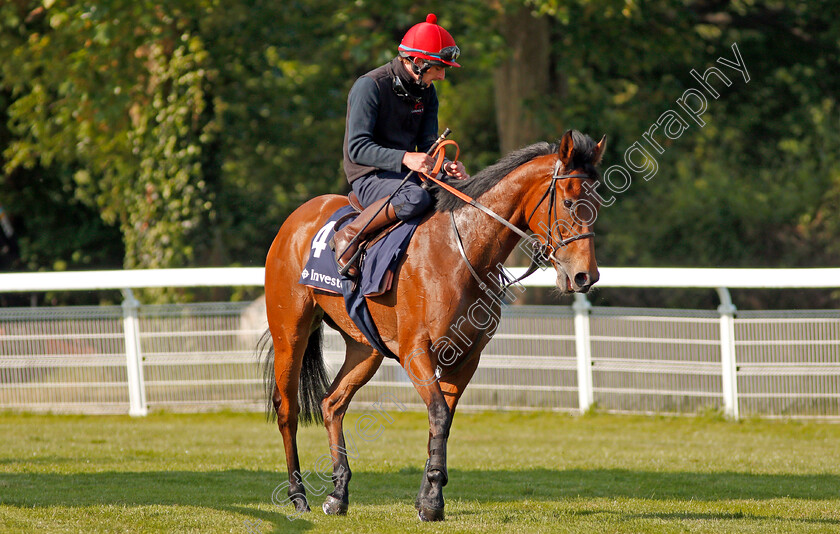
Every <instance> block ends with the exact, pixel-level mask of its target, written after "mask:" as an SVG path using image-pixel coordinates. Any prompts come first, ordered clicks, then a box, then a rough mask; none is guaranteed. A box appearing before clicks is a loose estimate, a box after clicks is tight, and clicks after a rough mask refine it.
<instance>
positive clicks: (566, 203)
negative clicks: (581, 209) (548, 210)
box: [563, 199, 575, 209]
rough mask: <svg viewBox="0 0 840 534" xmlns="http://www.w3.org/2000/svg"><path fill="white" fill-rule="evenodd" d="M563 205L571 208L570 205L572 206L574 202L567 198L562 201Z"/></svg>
mask: <svg viewBox="0 0 840 534" xmlns="http://www.w3.org/2000/svg"><path fill="white" fill-rule="evenodd" d="M563 205H564V206H566V209H572V206H574V205H575V203H574V202H572V201H571V200H568V199H567V200H564V201H563Z"/></svg>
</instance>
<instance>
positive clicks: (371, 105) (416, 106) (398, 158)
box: [331, 14, 469, 277]
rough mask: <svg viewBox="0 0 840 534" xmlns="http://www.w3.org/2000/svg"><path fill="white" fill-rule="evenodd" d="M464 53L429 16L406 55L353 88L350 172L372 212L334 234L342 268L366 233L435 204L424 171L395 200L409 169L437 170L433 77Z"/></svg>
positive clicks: (457, 171)
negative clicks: (425, 186)
mask: <svg viewBox="0 0 840 534" xmlns="http://www.w3.org/2000/svg"><path fill="white" fill-rule="evenodd" d="M459 54H460V50H459V49H458V47H457V46H456V45H455V40H454V39H453V38H452V36H451V35H449V32H447V31H446V30H445V29H443V28H442V27H441V26H439V25H438V24H437V17H436V16H435V15H433V14H429V15H428V16H427V17H426V22H421V23H419V24H416V25H414V26H413V27H412V28H411V29H409V30H408V32H406V34H405V36H404V37H403V39H402V42H401V43H400V46H399V56H398V57H395V58H394V59H393V60H391V61H390V62H388V63H386V64H385V65H382V66H381V67H379V68H377V69H374V70H372V71H370V72H368V73H367V74H365V75H364V76H362V77H360V78H359V79H358V80H356V82H355V83H354V84H353V87H352V89H350V95H349V97H348V98H347V124H346V127H345V131H344V173H345V174H346V175H347V181H348V182H350V186H351V187H352V189H353V192H355V193H356V196H357V197H358V198H359V202H360V203H361V204H362V206H363V207H364V208H365V209H364V211H362V213H361V214H360V215H359V216H358V217H357V218H356V219H355V220H354V221H353V222H351V223H350V224H347V225H346V226H344V227H342V228H341V229H340V230H339V231H337V232H336V234H335V237H334V238H333V239H334V240H333V242H332V243H331V246H333V248H334V250H335V255H336V261H337V262H338V265H339V267H344V266H345V265H346V264H347V262H348V261H350V259H351V258H352V257H353V254H354V253H355V252H356V250H357V249H358V246H359V242H360V241H361V240H362V239H364V238H365V237H366V236H369V235H371V234H373V233H374V232H376V231H377V230H379V229H381V228H384V227H385V226H387V225H388V224H390V223H392V222H396V221H397V219H400V220H408V219H411V218H413V217H416V216H417V215H420V214H422V213H423V212H425V211H426V209H427V208H428V207H429V205H430V204H431V202H432V199H431V197H430V195H429V193H428V192H426V190H425V189H423V188H422V187H421V186H420V184H421V182H420V179H419V178H418V176H417V175H416V174H415V175H413V176H412V178H410V179H409V180H408V181H407V182H406V183H405V184H403V186H402V187H400V188H399V191H398V192H397V193H396V194H395V195H394V197H393V198H392V199H391V201H390V202H388V198H389V197H390V195H391V193H393V192H394V191H396V190H397V186H398V185H399V184H400V182H401V181H402V180H403V178H405V176H406V174H407V173H408V172H410V171H416V172H418V173H422V172H431V171H432V167H434V160H433V159H432V157H431V156H429V155H427V154H426V151H427V150H429V148H430V147H431V146H432V144H433V143H434V142H435V140H436V139H437V136H438V117H437V114H438V99H437V93H436V92H435V88H434V86H433V85H432V82H434V81H436V80H443V79H444V77H445V75H446V68H447V67H460V65H459V64H458V63H456V62H455V60H456V59H458V56H459ZM443 170H444V172H445V173H446V174H448V175H450V176H453V177H455V178H459V179H465V178H468V177H469V175H468V174H467V172H466V170H465V169H464V166H463V164H461V162H454V163H453V162H446V163H445V164H444V166H443ZM365 225H367V227H366V228H365ZM362 228H364V230H362ZM360 233H361V234H362V235H359V237H358V239H356V240H355V241H353V242H352V243H351V240H353V238H354V237H356V236H357V235H358V234H360ZM348 274H349V275H350V276H351V277H353V276H356V274H357V271H356V269H355V268H351V269H350V271H349V272H348Z"/></svg>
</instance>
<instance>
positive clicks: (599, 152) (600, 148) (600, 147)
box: [592, 135, 607, 165]
mask: <svg viewBox="0 0 840 534" xmlns="http://www.w3.org/2000/svg"><path fill="white" fill-rule="evenodd" d="M606 149H607V136H606V135H604V137H602V138H601V140H600V141H598V144H597V145H595V151H594V153H595V155H594V157H593V158H592V165H598V164H599V163H601V157H602V156H603V155H604V151H605V150H606Z"/></svg>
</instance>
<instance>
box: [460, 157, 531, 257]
mask: <svg viewBox="0 0 840 534" xmlns="http://www.w3.org/2000/svg"><path fill="white" fill-rule="evenodd" d="M542 167H546V164H545V163H544V162H537V161H534V162H531V163H528V164H526V165H523V166H522V167H520V168H519V169H517V170H515V171H513V172H512V173H511V174H509V175H508V176H506V177H505V178H503V179H502V180H501V181H500V182H499V183H498V184H496V185H495V186H494V187H493V188H491V189H490V190H489V191H487V192H486V193H484V194H483V195H481V197H480V198H478V199H476V200H477V201H478V202H480V203H481V204H483V205H484V206H486V207H488V208H489V209H491V210H493V211H494V212H495V213H496V214H498V215H499V216H500V217H502V218H503V219H505V220H506V221H508V222H510V223H511V224H513V225H514V226H516V227H517V228H519V229H520V230H525V231H527V220H526V219H527V216H526V214H525V205H526V203H527V202H528V200H529V199H531V197H533V196H534V195H535V194H537V191H536V190H537V189H539V187H537V186H538V184H539V183H542V182H543V181H544V180H542V179H541V177H542V176H544V175H545V174H546V172H547V171H546V170H545V169H543V168H542ZM541 192H542V191H539V193H541ZM455 222H456V224H457V225H458V231H459V233H460V234H461V238H462V242H463V243H464V249H465V250H466V254H467V258H468V259H469V261H470V263H471V264H472V265H473V266H474V267H475V268H476V269H477V270H478V271H479V272H480V273H481V272H482V271H484V272H487V271H492V270H495V269H496V267H497V265H499V264H501V263H503V262H504V261H505V259H507V257H508V256H509V255H510V253H511V251H512V250H513V248H514V247H515V246H516V243H517V241H519V239H520V238H519V235H517V234H516V233H515V232H514V231H513V230H511V229H510V228H508V227H506V226H505V225H503V224H502V223H500V222H498V221H496V220H494V219H493V218H492V217H491V216H490V215H488V214H486V213H484V212H483V211H481V210H479V209H476V208H473V207H471V206H464V207H463V208H461V209H459V210H458V211H457V212H455Z"/></svg>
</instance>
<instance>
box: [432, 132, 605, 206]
mask: <svg viewBox="0 0 840 534" xmlns="http://www.w3.org/2000/svg"><path fill="white" fill-rule="evenodd" d="M572 140H573V141H574V146H575V151H574V156H573V159H572V163H573V165H572V167H573V168H584V169H585V170H586V171H587V172H589V171H591V172H593V173H594V172H595V170H594V167H593V166H592V163H591V162H592V159H593V158H594V155H595V146H596V143H595V141H593V140H592V138H591V137H589V136H588V135H586V134H582V133H580V132H579V131H577V130H572ZM558 147H559V143H546V142H540V143H535V144H533V145H530V146H526V147H524V148H520V149H519V150H514V151H513V152H511V153H510V154H508V155H507V156H505V157H503V158H502V159H500V160H499V161H497V162H496V163H494V164H493V165H490V166H489V167H487V168H486V169H484V170H482V171H480V172H478V173H477V174H475V175H473V176H472V177H471V178H470V179H469V180H456V179H454V178H450V179H445V182H446V183H447V184H449V185H451V186H453V187H454V188H455V189H457V190H459V191H461V192H462V193H465V194H467V195H469V196H470V197H472V198H478V197H480V196H481V195H483V194H484V193H486V192H487V191H489V190H490V189H491V188H492V187H493V186H495V185H496V184H497V183H499V181H500V180H501V179H502V178H504V177H505V176H507V175H508V174H510V173H511V172H513V171H514V169H516V168H517V167H520V166H521V165H524V164H526V163H528V162H529V161H531V160H532V159H535V158H538V157H540V156H546V155H548V154H556V153H557V150H558ZM587 167H592V168H587ZM430 192H431V193H432V195H433V196H434V197H435V210H437V211H444V212H445V211H454V210H456V209H458V208H460V207H461V206H463V205H464V201H463V200H461V199H459V198H457V197H456V196H455V195H453V194H451V193H449V192H448V191H446V190H444V189H443V188H441V187H440V186H438V185H434V184H432V187H431V188H430Z"/></svg>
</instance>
